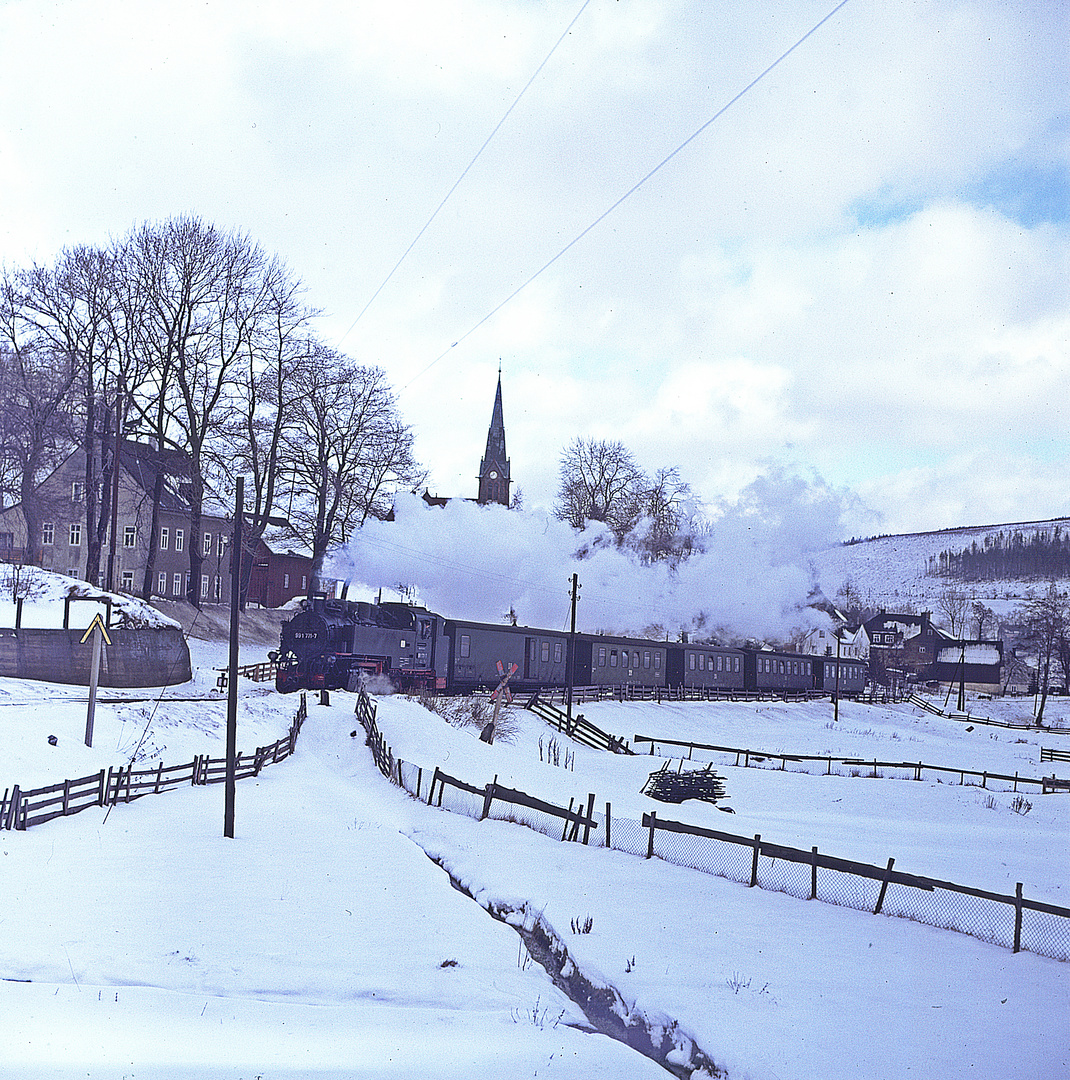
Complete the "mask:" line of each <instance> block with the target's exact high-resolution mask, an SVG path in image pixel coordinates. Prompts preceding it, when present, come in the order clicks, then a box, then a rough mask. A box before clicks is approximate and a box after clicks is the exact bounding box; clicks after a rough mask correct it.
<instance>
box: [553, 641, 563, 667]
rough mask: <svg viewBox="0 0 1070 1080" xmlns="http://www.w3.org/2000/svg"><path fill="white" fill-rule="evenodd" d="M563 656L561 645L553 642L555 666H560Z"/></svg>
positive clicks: (558, 642)
mask: <svg viewBox="0 0 1070 1080" xmlns="http://www.w3.org/2000/svg"><path fill="white" fill-rule="evenodd" d="M564 655H565V652H564V648H563V647H562V645H561V642H560V641H555V642H554V663H555V664H560V663H561V661H562V660H563V659H564Z"/></svg>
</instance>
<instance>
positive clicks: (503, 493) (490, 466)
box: [476, 363, 511, 506]
mask: <svg viewBox="0 0 1070 1080" xmlns="http://www.w3.org/2000/svg"><path fill="white" fill-rule="evenodd" d="M510 483H511V480H510V478H509V458H508V457H506V455H505V421H504V420H503V419H502V366H501V364H500V363H499V364H498V391H497V393H496V394H495V395H494V411H493V412H492V413H491V417H490V430H489V431H488V432H487V451H486V453H485V454H484V455H483V460H482V461H481V462H480V463H479V497H478V499H477V500H476V501H477V502H480V503H494V502H496V503H501V504H502V506H508V505H509V484H510Z"/></svg>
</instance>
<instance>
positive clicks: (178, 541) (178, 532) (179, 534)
mask: <svg viewBox="0 0 1070 1080" xmlns="http://www.w3.org/2000/svg"><path fill="white" fill-rule="evenodd" d="M185 537H186V534H185V533H184V532H183V531H182V529H175V551H181V550H182V544H183V542H184V541H185Z"/></svg>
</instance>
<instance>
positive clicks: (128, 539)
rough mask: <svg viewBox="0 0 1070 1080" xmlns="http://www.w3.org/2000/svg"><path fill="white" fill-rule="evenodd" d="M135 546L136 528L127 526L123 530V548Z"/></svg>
mask: <svg viewBox="0 0 1070 1080" xmlns="http://www.w3.org/2000/svg"><path fill="white" fill-rule="evenodd" d="M136 544H137V526H136V525H127V526H126V528H125V529H123V547H128V548H132V547H134V546H135V545H136Z"/></svg>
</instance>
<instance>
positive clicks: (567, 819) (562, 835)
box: [561, 799, 576, 843]
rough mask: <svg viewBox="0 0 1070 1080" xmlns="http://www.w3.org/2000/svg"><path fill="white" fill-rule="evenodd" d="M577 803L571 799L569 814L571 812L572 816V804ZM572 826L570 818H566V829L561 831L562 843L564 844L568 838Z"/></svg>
mask: <svg viewBox="0 0 1070 1080" xmlns="http://www.w3.org/2000/svg"><path fill="white" fill-rule="evenodd" d="M575 801H576V800H575V799H569V801H568V812H569V814H570V815H571V814H572V804H573V803H574V802H575ZM571 824H572V821H571V820H570V818H569V817H566V818H565V827H564V828H563V829H562V830H561V842H562V843H564V841H565V840H566V839H567V838H568V827H569V825H571Z"/></svg>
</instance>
